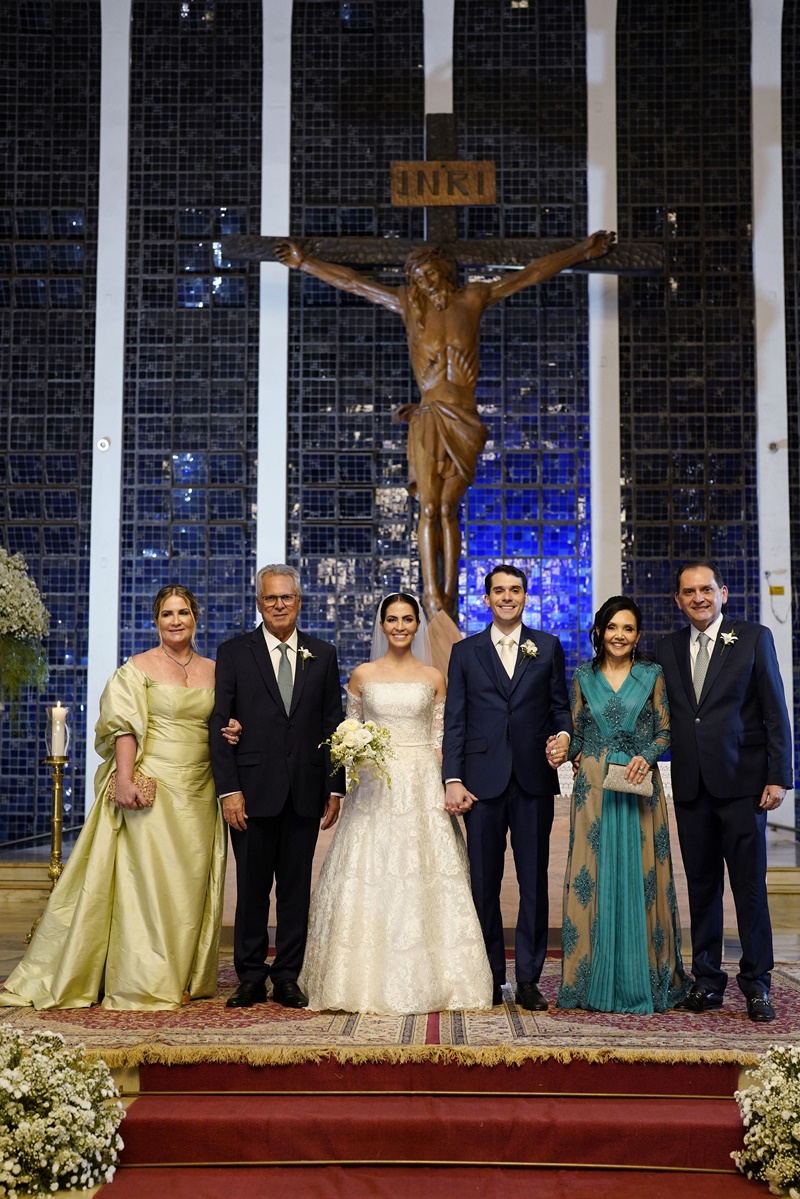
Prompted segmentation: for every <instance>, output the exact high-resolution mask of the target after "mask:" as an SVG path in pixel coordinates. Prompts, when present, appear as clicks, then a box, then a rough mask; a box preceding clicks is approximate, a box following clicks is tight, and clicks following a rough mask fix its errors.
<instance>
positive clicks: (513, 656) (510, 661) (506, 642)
mask: <svg viewBox="0 0 800 1199" xmlns="http://www.w3.org/2000/svg"><path fill="white" fill-rule="evenodd" d="M500 661H501V662H502V663H503V666H504V667H505V671H506V674H507V675H508V677H509V678H510V679H513V677H514V670H515V669H516V665H517V643H516V641H515V640H514V638H513V637H503V638H502V639H501V641H500Z"/></svg>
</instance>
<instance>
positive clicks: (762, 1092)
mask: <svg viewBox="0 0 800 1199" xmlns="http://www.w3.org/2000/svg"><path fill="white" fill-rule="evenodd" d="M750 1078H751V1080H752V1085H751V1086H749V1087H747V1088H746V1090H743V1091H736V1092H735V1094H734V1098H735V1100H736V1102H737V1103H738V1104H739V1111H740V1113H741V1116H742V1120H743V1121H744V1126H745V1129H746V1132H745V1134H744V1149H742V1150H739V1151H738V1152H736V1153H732V1154H731V1157H732V1158H733V1160H734V1162H735V1163H736V1165H737V1167H738V1168H739V1170H741V1172H742V1174H746V1175H747V1177H748V1178H754V1179H759V1180H761V1181H763V1182H766V1183H767V1184H768V1185H769V1189H770V1193H771V1194H772V1195H788V1196H789V1199H800V1047H798V1046H794V1045H771V1046H770V1048H769V1049H768V1050H767V1052H766V1054H765V1055H764V1057H763V1058H762V1059H761V1062H760V1063H759V1065H758V1067H757V1068H756V1069H755V1070H754V1071H753V1072H752V1073H751V1075H750Z"/></svg>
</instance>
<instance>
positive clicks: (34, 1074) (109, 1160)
mask: <svg viewBox="0 0 800 1199" xmlns="http://www.w3.org/2000/svg"><path fill="white" fill-rule="evenodd" d="M64 1045H65V1042H64V1038H63V1037H62V1035H61V1033H57V1032H46V1031H42V1032H35V1033H33V1034H32V1035H31V1037H30V1038H27V1039H26V1038H25V1037H23V1036H22V1035H21V1034H20V1033H19V1032H17V1030H16V1029H13V1028H4V1029H0V1195H6V1196H8V1199H18V1197H21V1196H23V1195H39V1196H41V1195H49V1194H52V1192H53V1191H56V1190H59V1189H76V1188H78V1187H80V1188H81V1189H86V1188H87V1187H91V1186H97V1185H98V1184H100V1183H103V1182H111V1179H112V1178H113V1177H114V1172H115V1169H116V1165H115V1163H116V1161H117V1155H118V1150H120V1149H121V1148H122V1139H121V1137H120V1135H119V1133H118V1132H117V1129H118V1128H119V1125H120V1121H121V1120H122V1118H123V1116H124V1115H125V1113H124V1111H123V1110H122V1104H121V1103H120V1102H119V1101H118V1091H117V1088H116V1086H115V1085H114V1080H113V1078H112V1077H111V1071H110V1070H109V1068H108V1066H107V1065H106V1064H105V1062H103V1061H100V1060H97V1061H89V1060H88V1059H87V1057H86V1053H85V1051H84V1048H83V1046H82V1045H79V1046H78V1047H77V1048H76V1049H65V1047H64ZM115 1099H116V1100H117V1102H113V1100H115Z"/></svg>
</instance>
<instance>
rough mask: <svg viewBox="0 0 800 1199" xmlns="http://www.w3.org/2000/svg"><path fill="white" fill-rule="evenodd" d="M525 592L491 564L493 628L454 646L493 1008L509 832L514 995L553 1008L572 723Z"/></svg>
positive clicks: (452, 739)
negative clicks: (551, 880) (514, 897)
mask: <svg viewBox="0 0 800 1199" xmlns="http://www.w3.org/2000/svg"><path fill="white" fill-rule="evenodd" d="M527 589H528V581H527V578H526V577H525V575H524V574H523V572H522V571H521V570H518V569H517V567H515V566H507V565H500V566H496V567H495V568H494V570H492V571H491V572H490V574H489V575H487V578H486V595H485V596H484V602H485V603H486V607H487V608H488V609H489V610H490V611H491V613H492V624H491V625H490V626H489V627H488V628H487V629H485V630H484V631H483V632H482V633H477V634H476V635H475V636H474V637H468V638H466V640H464V641H461V642H458V643H457V644H456V645H454V646H453V650H452V653H451V655H450V669H449V673H448V683H447V704H446V707H445V717H444V745H443V749H442V752H443V762H442V768H443V774H444V779H445V782H446V784H447V791H446V800H445V806H446V808H447V810H448V811H449V812H452V813H457V812H461V813H463V814H464V821H465V824H466V828H467V849H468V853H469V860H470V874H471V878H472V895H473V898H474V900H475V907H476V909H477V912H478V919H479V920H480V923H481V928H482V930H483V937H484V941H485V943H486V952H487V954H488V957H489V964H490V966H491V968H492V977H493V979H494V1002H495V1003H496V1004H497V1003H502V1001H503V996H502V991H501V988H502V985H503V983H504V982H505V980H506V957H505V944H504V940H503V918H502V914H501V910H500V884H501V882H502V879H503V866H504V862H505V851H506V836H507V834H508V830H509V828H510V829H511V844H512V847H513V850H514V862H515V865H516V869H517V881H518V882H519V892H520V905H519V915H518V917H517V928H516V934H515V959H516V973H517V991H516V999H517V1002H518V1003H519V1004H520V1005H521V1006H522V1007H525V1008H527V1009H528V1010H529V1011H546V1010H547V1000H546V999H545V998H544V996H543V995H542V993H541V991H540V990H539V987H538V985H537V984H538V982H539V977H540V975H541V972H542V966H543V964H544V959H545V954H546V952H547V928H548V897H547V866H548V861H549V856H550V831H551V829H552V827H553V809H554V792H555V791H556V790H558V776H557V775H555V774H554V773H553V771H554V769H555V768H556V767H558V766H559V765H560V764H561V763H562V762H563V761H565V759H566V756H567V749H568V747H569V737H570V730H571V728H572V721H571V718H570V710H569V699H568V696H567V683H566V678H565V675H564V651H563V649H562V647H561V642H560V641H559V640H558V638H557V637H553V636H551V635H550V634H549V633H542V632H539V631H538V630H534V629H529V628H527V627H526V626H525V625H524V624H523V623H522V612H523V609H524V607H525V598H526V594H527ZM220 739H221V738H220Z"/></svg>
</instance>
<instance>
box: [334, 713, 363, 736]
mask: <svg viewBox="0 0 800 1199" xmlns="http://www.w3.org/2000/svg"><path fill="white" fill-rule="evenodd" d="M360 727H361V726H360V725H359V723H358V721H357V720H353V717H352V716H348V718H347V720H343V721H342V723H341V724H340V725H339V731H340V732H342V733H355V732H356V731H357V730H358V729H359V728H360Z"/></svg>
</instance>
